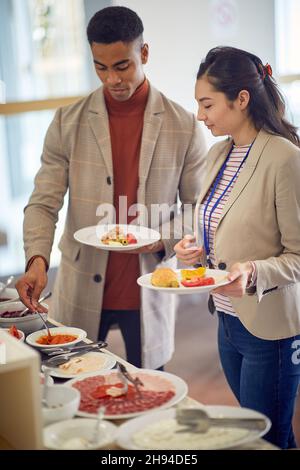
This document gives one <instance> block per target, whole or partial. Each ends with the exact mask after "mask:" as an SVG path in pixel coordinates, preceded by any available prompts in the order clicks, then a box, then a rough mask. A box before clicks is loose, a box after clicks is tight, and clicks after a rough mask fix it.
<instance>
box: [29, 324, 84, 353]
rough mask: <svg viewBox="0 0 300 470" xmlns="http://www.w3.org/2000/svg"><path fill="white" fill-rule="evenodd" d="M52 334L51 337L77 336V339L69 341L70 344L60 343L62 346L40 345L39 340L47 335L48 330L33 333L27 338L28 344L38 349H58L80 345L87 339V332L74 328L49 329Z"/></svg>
mask: <svg viewBox="0 0 300 470" xmlns="http://www.w3.org/2000/svg"><path fill="white" fill-rule="evenodd" d="M49 330H50V334H51V335H59V334H63V335H74V336H76V339H74V341H69V342H68V343H60V344H39V343H37V340H38V339H39V338H40V337H41V336H45V335H47V330H45V329H43V330H40V331H35V332H34V333H31V335H29V336H27V338H26V342H27V343H28V344H30V345H31V346H34V347H36V348H41V349H43V348H57V347H62V346H64V347H68V346H72V345H73V344H76V343H79V341H82V340H83V339H84V338H86V331H84V330H81V329H80V328H73V327H71V326H59V327H57V328H49Z"/></svg>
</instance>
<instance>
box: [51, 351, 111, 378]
mask: <svg viewBox="0 0 300 470" xmlns="http://www.w3.org/2000/svg"><path fill="white" fill-rule="evenodd" d="M105 362H106V358H105V356H104V355H103V356H102V357H101V355H100V354H97V355H92V354H91V355H88V354H87V355H84V356H78V357H73V358H72V359H70V360H69V361H68V362H65V363H64V364H61V365H60V366H59V370H60V372H62V373H65V374H68V375H70V374H74V375H75V374H85V373H87V372H95V371H97V370H99V369H101V367H103V366H104V364H105Z"/></svg>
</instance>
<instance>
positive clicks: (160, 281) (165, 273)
mask: <svg viewBox="0 0 300 470" xmlns="http://www.w3.org/2000/svg"><path fill="white" fill-rule="evenodd" d="M151 284H152V285H153V286H155V287H179V282H178V279H177V274H176V273H175V271H173V270H172V269H171V268H157V269H156V270H155V271H154V272H153V273H152V277H151Z"/></svg>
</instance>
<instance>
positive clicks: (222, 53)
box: [197, 47, 300, 146]
mask: <svg viewBox="0 0 300 470" xmlns="http://www.w3.org/2000/svg"><path fill="white" fill-rule="evenodd" d="M203 75H205V76H206V77H207V79H208V81H209V82H210V83H211V84H212V85H213V87H214V88H215V89H216V90H217V91H221V92H223V93H224V94H225V95H226V97H227V99H228V100H229V101H234V100H235V99H236V98H237V96H238V94H239V92H240V91H241V90H247V91H248V92H249V94H250V101H249V105H248V112H249V116H250V118H251V119H252V122H253V124H254V126H255V127H256V129H257V130H259V129H264V130H266V131H268V132H270V133H272V134H276V135H281V136H283V137H285V138H286V139H288V140H290V141H291V142H293V143H294V144H295V145H297V146H300V139H299V136H298V134H297V128H296V127H295V126H293V125H292V124H291V123H290V122H288V121H287V120H286V119H285V117H284V115H285V102H284V98H283V96H282V94H281V93H280V91H279V89H278V87H277V85H276V82H275V80H274V79H273V77H272V69H271V67H270V66H269V65H265V66H264V65H263V63H262V61H261V60H260V59H259V57H257V56H256V55H254V54H251V53H250V52H246V51H243V50H241V49H236V48H234V47H215V48H213V49H211V50H210V51H209V53H208V54H207V56H206V57H205V59H204V60H203V61H202V62H201V64H200V67H199V70H198V73H197V79H199V78H201V77H202V76H203Z"/></svg>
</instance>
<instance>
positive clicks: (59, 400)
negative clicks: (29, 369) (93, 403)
mask: <svg viewBox="0 0 300 470" xmlns="http://www.w3.org/2000/svg"><path fill="white" fill-rule="evenodd" d="M79 403H80V392H79V391H78V390H76V389H75V388H69V387H65V386H64V385H48V387H47V406H45V405H44V404H42V415H43V420H44V424H49V423H54V422H56V421H61V420H64V419H71V418H73V416H74V415H75V414H76V413H77V411H78V408H79Z"/></svg>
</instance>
